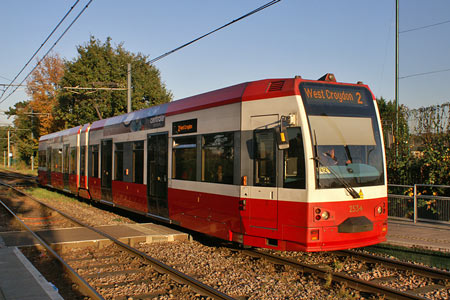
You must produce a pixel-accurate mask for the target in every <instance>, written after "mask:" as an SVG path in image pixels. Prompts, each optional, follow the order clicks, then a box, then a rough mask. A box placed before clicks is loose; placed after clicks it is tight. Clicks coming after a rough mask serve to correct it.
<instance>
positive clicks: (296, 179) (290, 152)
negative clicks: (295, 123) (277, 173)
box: [283, 127, 305, 189]
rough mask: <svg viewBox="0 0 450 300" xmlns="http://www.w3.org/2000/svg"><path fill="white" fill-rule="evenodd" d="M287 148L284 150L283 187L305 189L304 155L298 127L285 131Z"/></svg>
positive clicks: (300, 132)
mask: <svg viewBox="0 0 450 300" xmlns="http://www.w3.org/2000/svg"><path fill="white" fill-rule="evenodd" d="M287 135H288V139H289V148H288V149H286V150H284V155H283V156H284V176H283V187H284V188H292V189H304V188H305V153H304V150H303V139H302V131H301V129H300V127H292V128H288V129H287Z"/></svg>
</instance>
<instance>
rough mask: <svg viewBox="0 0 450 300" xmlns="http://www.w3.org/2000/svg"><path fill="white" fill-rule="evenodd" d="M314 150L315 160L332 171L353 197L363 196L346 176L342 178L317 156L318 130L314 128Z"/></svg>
mask: <svg viewBox="0 0 450 300" xmlns="http://www.w3.org/2000/svg"><path fill="white" fill-rule="evenodd" d="M314 150H315V156H314V157H313V159H314V160H316V161H317V162H318V163H319V164H321V165H322V166H324V167H325V168H327V170H329V171H330V173H331V174H333V175H334V177H336V179H337V180H338V181H339V182H340V183H341V184H342V185H343V186H344V188H345V190H346V191H347V192H348V193H349V194H350V195H351V196H352V197H353V199H359V198H361V196H360V195H359V194H358V192H357V191H356V190H355V189H354V188H353V187H352V186H351V184H350V183H348V182H347V180H345V179H344V178H342V177H341V176H340V175H339V174H338V173H336V171H334V170H333V169H332V168H329V167H328V166H327V165H325V164H324V163H323V162H322V161H321V160H320V158H319V157H318V156H317V155H318V154H317V153H318V151H317V137H316V131H315V130H314Z"/></svg>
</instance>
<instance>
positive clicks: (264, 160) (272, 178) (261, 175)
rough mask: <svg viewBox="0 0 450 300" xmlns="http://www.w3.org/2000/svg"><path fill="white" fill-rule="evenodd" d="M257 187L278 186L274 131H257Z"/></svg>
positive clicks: (255, 136) (255, 133)
mask: <svg viewBox="0 0 450 300" xmlns="http://www.w3.org/2000/svg"><path fill="white" fill-rule="evenodd" d="M254 141H255V160H254V170H255V171H254V172H255V185H259V186H275V185H276V160H275V155H276V144H275V131H274V130H273V129H264V130H255V131H254Z"/></svg>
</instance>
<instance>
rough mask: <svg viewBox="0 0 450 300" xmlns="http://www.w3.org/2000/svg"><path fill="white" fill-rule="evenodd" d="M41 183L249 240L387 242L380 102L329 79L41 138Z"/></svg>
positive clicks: (277, 82) (273, 82)
mask: <svg viewBox="0 0 450 300" xmlns="http://www.w3.org/2000/svg"><path fill="white" fill-rule="evenodd" d="M38 178H39V183H40V184H41V185H43V186H49V187H51V188H55V189H58V190H63V191H66V192H69V193H72V194H75V195H78V196H80V197H83V198H86V199H90V200H92V201H98V202H101V203H105V204H107V205H111V206H116V207H119V208H122V209H126V210H130V211H133V212H137V213H140V214H143V215H145V216H148V217H149V218H153V219H157V220H160V221H163V222H168V223H173V224H177V225H179V226H181V227H184V228H188V229H191V230H194V231H198V232H201V233H205V234H207V235H211V236H214V237H218V238H221V239H224V240H228V241H234V242H237V243H240V244H243V245H248V246H255V247H263V248H270V249H277V250H288V251H308V252H309V251H330V250H339V249H348V248H355V247H362V246H368V245H372V244H376V243H379V242H383V241H385V240H386V234H387V178H386V167H385V152H384V146H383V137H382V130H381V124H380V117H379V113H378V109H377V104H376V100H375V98H374V96H373V94H372V93H371V91H370V89H369V88H368V86H366V85H364V84H362V83H360V82H359V83H357V84H347V83H339V82H336V80H335V77H334V75H333V74H326V75H324V76H323V77H322V78H320V79H319V80H305V79H302V78H301V77H299V76H297V77H295V78H284V79H264V80H258V81H252V82H245V83H241V84H237V85H234V86H230V87H226V88H223V89H219V90H215V91H211V92H207V93H204V94H200V95H196V96H192V97H188V98H185V99H181V100H177V101H172V102H169V103H165V104H162V105H158V106H153V107H150V108H146V109H143V110H139V111H135V112H132V113H128V114H124V115H119V116H116V117H112V118H109V119H103V120H98V121H95V122H93V123H92V124H84V125H80V126H77V127H75V128H71V129H67V130H64V131H60V132H55V133H52V134H49V135H45V136H42V137H41V138H40V140H39V169H38Z"/></svg>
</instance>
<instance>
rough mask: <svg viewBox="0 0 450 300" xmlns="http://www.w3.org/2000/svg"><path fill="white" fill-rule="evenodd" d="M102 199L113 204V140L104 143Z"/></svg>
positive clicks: (102, 148)
mask: <svg viewBox="0 0 450 300" xmlns="http://www.w3.org/2000/svg"><path fill="white" fill-rule="evenodd" d="M101 151H102V199H103V200H105V201H108V202H112V190H111V186H112V140H104V141H102V146H101Z"/></svg>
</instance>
